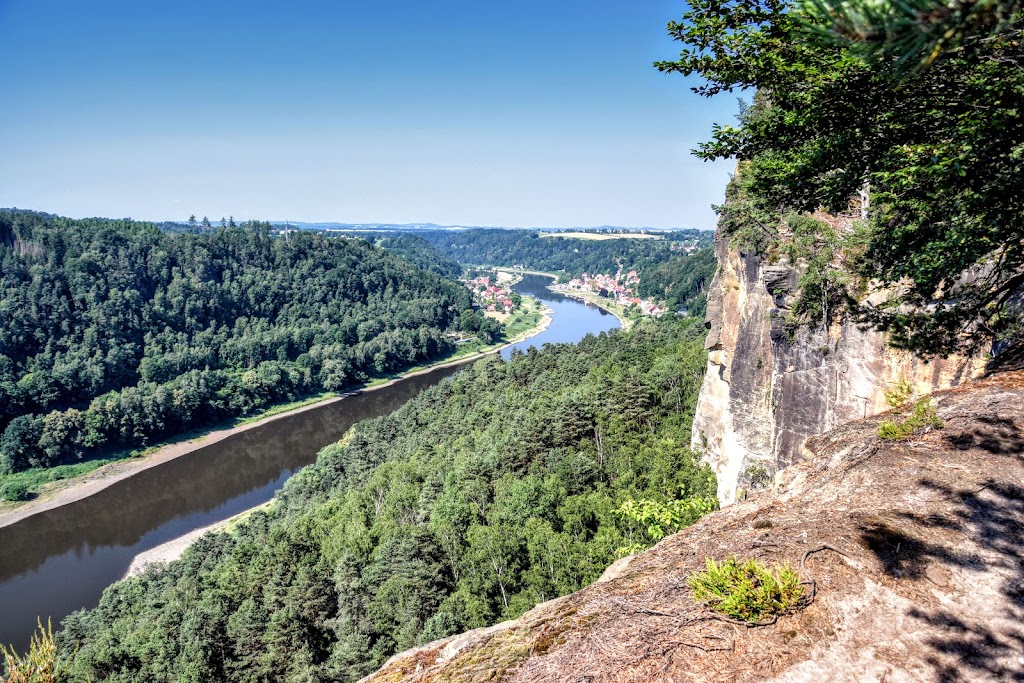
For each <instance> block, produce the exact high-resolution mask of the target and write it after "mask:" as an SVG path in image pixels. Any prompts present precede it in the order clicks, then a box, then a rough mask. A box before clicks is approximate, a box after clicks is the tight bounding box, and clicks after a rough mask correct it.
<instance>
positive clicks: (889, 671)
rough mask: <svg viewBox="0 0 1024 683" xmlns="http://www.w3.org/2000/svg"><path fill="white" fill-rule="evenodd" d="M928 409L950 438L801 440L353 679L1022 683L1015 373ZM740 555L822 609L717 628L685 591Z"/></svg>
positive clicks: (862, 423) (1021, 435)
mask: <svg viewBox="0 0 1024 683" xmlns="http://www.w3.org/2000/svg"><path fill="white" fill-rule="evenodd" d="M738 263H743V262H742V261H739V262H738ZM751 270H752V272H751V275H753V274H754V272H756V270H757V269H756V267H751ZM862 343H867V341H865V342H862ZM883 360H884V358H883V359H882V360H880V361H879V362H882V361H883ZM922 372H923V370H922ZM933 372H935V373H938V372H939V371H938V370H933ZM822 376H827V375H825V374H824V373H822ZM833 376H834V374H833ZM936 399H937V401H938V412H939V415H940V416H941V417H942V418H943V420H944V421H945V425H944V428H943V429H940V430H932V431H929V432H927V433H925V434H923V435H919V436H917V437H913V438H911V439H908V440H904V441H881V440H879V439H878V437H877V436H876V427H877V424H878V422H879V418H868V419H864V420H859V421H855V422H852V423H849V424H847V425H844V426H842V427H840V428H839V429H836V430H834V431H832V432H830V433H828V434H825V435H821V436H817V437H812V438H810V439H808V440H807V442H806V444H805V448H804V455H803V457H802V461H801V462H800V463H798V464H796V465H793V466H792V467H790V468H788V469H787V470H785V471H784V472H783V473H781V475H780V476H779V477H778V478H777V480H776V482H775V490H774V491H765V492H761V493H757V494H754V495H752V496H751V497H750V498H749V499H748V500H746V501H744V502H740V503H737V504H735V505H731V506H729V507H727V508H725V509H723V510H721V511H719V512H716V513H714V514H711V515H708V516H706V517H705V518H704V519H702V520H701V521H700V522H699V523H698V524H696V525H694V526H693V527H690V528H689V529H686V530H684V531H683V532H681V533H679V534H676V535H674V536H670V537H669V538H667V539H665V540H664V541H663V542H662V543H660V544H659V545H658V546H656V547H655V548H653V549H652V550H649V551H647V552H645V553H643V554H641V555H639V556H637V557H636V558H634V559H632V561H620V562H619V563H616V565H613V567H612V568H611V569H610V571H609V572H608V573H606V574H607V576H606V577H605V578H606V580H603V581H601V582H599V583H597V584H595V585H593V586H590V587H588V588H586V589H584V590H582V591H580V592H578V593H575V594H573V595H570V596H567V597H564V598H560V599H557V600H553V601H551V602H548V603H545V604H543V605H540V606H538V607H536V608H535V609H533V610H532V611H530V612H528V613H527V614H525V615H524V616H523V617H521V618H520V619H518V620H516V621H513V622H508V623H505V624H500V625H498V626H496V627H492V628H489V629H481V630H479V631H474V632H471V633H468V634H464V635H461V636H456V637H453V638H449V639H446V640H442V641H438V642H435V643H431V644H429V645H426V646H424V647H421V648H419V649H416V650H412V651H409V652H406V653H403V654H400V655H398V656H396V657H395V658H393V659H392V660H391V661H390V662H388V664H387V665H385V666H384V668H383V669H381V670H380V671H379V672H377V673H376V674H373V675H372V676H370V677H368V678H367V679H364V680H365V681H367V682H371V681H372V682H373V683H383V682H385V681H417V682H423V683H426V682H429V681H446V682H452V683H456V682H460V681H510V682H511V681H587V682H588V683H602V682H604V681H609V682H610V681H616V682H621V683H627V682H634V681H635V682H641V681H644V682H648V681H751V680H772V681H850V682H853V681H878V682H881V681H888V682H889V683H892V682H894V681H950V682H952V681H965V682H967V681H1011V680H1024V626H1022V624H1024V484H1022V482H1024V373H1022V372H1006V373H1002V374H998V375H994V376H992V377H990V378H987V379H984V380H978V381H975V382H970V383H968V384H966V385H965V386H963V387H959V388H956V389H951V390H948V391H945V392H939V393H938V394H936ZM869 409H870V407H865V408H864V410H869ZM733 555H735V556H739V557H741V558H747V557H756V558H759V559H761V560H763V561H765V562H768V563H773V562H788V563H789V564H790V565H791V566H794V567H797V566H799V567H801V569H802V571H803V574H804V576H805V578H806V579H808V580H810V579H811V578H813V580H814V582H815V584H816V587H817V591H816V596H815V599H814V600H813V602H812V603H811V604H810V605H809V606H807V607H805V608H804V609H802V610H800V611H797V612H795V613H792V614H789V615H785V616H783V617H781V618H779V619H778V621H777V622H775V623H774V624H771V625H768V626H764V627H757V628H748V627H745V626H741V625H736V624H733V623H728V622H726V621H723V620H720V619H718V618H716V617H715V615H714V614H712V613H710V612H708V611H707V610H706V609H705V608H703V607H701V606H700V605H698V604H696V603H695V602H694V601H693V599H692V595H691V592H690V589H689V587H688V584H687V577H688V576H690V575H691V574H692V573H693V572H695V571H698V570H699V569H702V568H703V565H704V560H705V558H707V557H714V558H718V559H720V558H723V557H728V556H733Z"/></svg>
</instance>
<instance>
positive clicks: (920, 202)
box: [656, 0, 1024, 355]
mask: <svg viewBox="0 0 1024 683" xmlns="http://www.w3.org/2000/svg"><path fill="white" fill-rule="evenodd" d="M668 30H669V33H670V35H671V36H672V37H673V38H675V39H676V40H678V41H680V43H681V44H682V45H681V46H682V53H681V55H680V57H679V59H678V60H675V61H665V62H661V63H659V64H657V65H656V66H657V67H658V68H659V69H660V70H662V71H664V72H677V73H681V74H684V75H697V76H699V77H700V79H699V80H698V81H697V83H698V84H697V85H696V86H694V87H693V90H694V91H695V92H696V93H698V94H700V95H705V96H715V95H719V94H728V93H733V92H737V91H747V92H754V93H756V94H755V95H754V97H753V99H752V101H750V102H748V103H747V104H746V105H744V106H743V107H742V108H741V111H740V116H739V121H738V123H734V124H725V123H723V124H721V125H716V126H715V128H714V130H713V132H712V135H711V137H710V139H709V140H708V141H707V142H706V143H704V144H702V145H700V147H699V148H698V149H697V150H696V152H695V153H696V154H697V155H698V156H699V157H701V158H703V159H706V160H712V159H729V158H737V159H740V160H741V162H740V164H739V173H738V175H737V176H736V178H735V179H734V182H733V183H732V186H731V188H730V191H729V201H728V202H727V203H726V205H725V206H723V207H721V209H722V220H721V224H720V225H721V227H722V229H723V230H725V231H726V232H727V233H729V234H730V235H731V237H732V241H733V244H734V245H735V246H739V247H740V248H741V249H743V250H745V251H748V252H757V253H759V254H761V255H762V256H764V257H765V258H767V259H769V260H776V259H780V258H782V257H784V256H785V257H788V258H789V259H790V260H791V261H795V262H798V263H802V264H804V265H805V266H806V272H805V273H804V275H803V276H802V277H801V281H800V292H799V296H798V298H797V300H796V301H795V302H794V306H793V308H794V314H796V315H798V316H800V317H801V318H802V320H804V321H808V320H815V321H821V322H824V323H825V324H827V323H828V319H827V318H828V316H829V314H830V313H831V312H835V311H837V310H841V309H843V308H845V310H846V312H848V313H850V314H852V316H853V317H854V319H856V320H858V321H860V322H862V323H868V324H871V325H874V326H876V327H877V328H879V329H881V330H885V331H887V332H888V333H889V337H888V338H889V340H890V342H891V343H893V344H895V345H897V346H900V347H903V348H907V349H911V350H913V351H915V352H917V353H919V354H924V355H928V354H936V353H939V354H949V353H951V352H954V351H958V350H977V349H979V348H980V347H982V345H984V344H988V343H990V342H992V341H993V340H995V342H996V348H997V349H998V348H999V347H1000V346H1008V345H1010V344H1012V343H1013V342H1014V341H1020V340H1022V339H1024V305H1022V304H1024V202H1022V197H1024V193H1022V192H1021V189H1020V179H1021V177H1022V176H1024V117H1022V116H1021V102H1024V68H1022V67H1024V43H1022V41H1021V32H1022V30H1024V8H1022V5H1021V3H1020V2H1019V0H993V1H991V2H949V3H946V2H936V1H935V0H911V1H909V2H880V3H869V2H863V1H853V2H850V1H849V0H803V1H801V2H787V1H784V0H726V1H725V2H720V1H718V0H693V1H692V2H690V3H689V4H688V6H687V10H686V12H685V13H684V14H683V16H682V17H681V19H680V20H679V21H675V22H672V23H670V24H669V26H668ZM820 209H825V210H826V211H827V212H829V213H830V214H832V216H845V217H847V219H849V218H852V219H853V220H852V221H850V220H846V221H842V220H840V221H833V223H834V224H833V225H829V224H828V221H827V220H819V218H821V216H820V215H816V214H817V212H819V210H820ZM851 222H852V225H850V223H851ZM836 223H837V224H838V225H839V229H835V228H836V225H835V224H836ZM844 223H845V224H844ZM868 295H871V296H868Z"/></svg>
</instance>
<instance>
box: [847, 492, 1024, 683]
mask: <svg viewBox="0 0 1024 683" xmlns="http://www.w3.org/2000/svg"><path fill="white" fill-rule="evenodd" d="M920 484H921V485H922V486H923V487H925V488H927V489H931V490H933V491H935V492H936V493H938V494H939V495H940V496H941V497H942V498H944V499H946V500H947V501H949V503H950V509H949V510H948V511H944V512H945V513H944V514H921V513H896V514H894V515H890V516H887V517H885V518H882V517H872V518H868V519H865V520H864V521H863V523H862V524H861V527H860V531H861V539H862V541H863V543H864V545H865V546H866V547H867V548H868V549H870V550H871V551H872V552H873V553H874V554H875V556H876V557H877V558H878V560H879V561H880V562H881V564H882V568H883V571H884V572H885V573H886V574H889V575H891V576H895V577H901V578H910V579H918V578H925V579H929V577H928V574H927V569H928V566H929V564H930V563H939V564H942V565H945V566H947V567H950V568H955V569H957V570H960V571H961V572H963V571H966V572H970V573H972V574H974V573H976V574H977V580H978V581H979V582H981V581H982V580H983V579H984V578H987V577H984V576H983V574H989V575H991V574H995V580H996V581H997V582H998V588H997V590H998V591H999V593H1000V594H1001V598H1004V600H1001V602H1002V603H1003V604H1000V605H996V606H994V607H993V606H992V605H983V604H981V603H980V602H979V604H978V610H977V615H978V618H977V619H972V620H971V621H965V620H964V619H963V618H962V617H961V616H959V615H957V614H955V613H953V612H951V611H948V610H946V609H943V608H941V607H940V608H935V609H930V608H925V607H922V606H915V607H913V608H912V609H911V610H910V612H909V613H908V615H909V616H910V617H912V618H914V619H917V620H919V621H921V622H924V623H925V624H928V625H929V626H930V627H931V629H930V630H931V635H929V636H928V637H927V638H926V640H925V641H924V642H925V644H926V645H927V646H928V647H929V648H931V649H932V650H933V652H932V653H930V654H929V655H927V656H926V657H925V659H926V661H928V662H929V663H930V664H931V665H932V666H933V667H934V669H935V674H936V679H937V680H939V681H942V682H943V683H953V682H957V681H964V682H966V681H976V680H1000V681H1002V680H1006V681H1024V660H1022V659H1020V657H1021V653H1024V630H1022V627H1021V624H1024V488H1022V487H1021V486H1018V485H1017V484H1012V483H1000V482H995V481H992V480H990V481H988V482H986V483H985V484H984V485H983V486H981V487H980V488H974V489H969V490H957V489H954V488H952V487H950V486H947V485H944V484H940V483H936V482H934V481H930V480H922V481H921V482H920ZM929 529H935V530H936V531H937V532H940V533H939V534H938V535H937V538H938V537H939V536H947V537H948V532H950V531H953V532H956V533H957V534H958V535H959V536H961V538H966V539H969V540H970V541H971V542H972V544H973V545H974V552H972V551H963V550H958V549H956V548H954V547H952V544H951V543H946V542H942V541H941V540H938V541H935V540H930V539H929V538H928V537H929V536H932V535H933V534H931V533H929ZM961 544H962V541H960V540H958V541H957V542H956V545H958V546H959V545H961ZM929 580H930V579H929ZM971 580H973V579H971ZM988 580H990V581H991V578H988ZM972 598H974V599H977V600H979V601H980V600H984V599H986V597H985V595H984V594H983V591H982V590H981V589H979V592H978V594H977V595H971V594H968V595H967V596H965V599H966V600H968V601H970V600H971V599H972ZM989 599H990V598H989ZM968 613H970V610H968ZM951 662H952V663H951Z"/></svg>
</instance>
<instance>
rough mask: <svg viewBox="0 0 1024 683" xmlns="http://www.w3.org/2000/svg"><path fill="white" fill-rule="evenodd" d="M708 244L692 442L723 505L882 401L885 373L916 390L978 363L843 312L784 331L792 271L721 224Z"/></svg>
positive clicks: (961, 376)
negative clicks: (912, 347) (713, 270)
mask: <svg viewBox="0 0 1024 683" xmlns="http://www.w3.org/2000/svg"><path fill="white" fill-rule="evenodd" d="M715 252H716V254H717V257H718V264H719V267H718V273H717V274H716V275H715V278H714V280H713V282H712V284H711V288H710V290H709V293H708V308H707V318H706V322H707V325H708V330H709V332H708V337H707V342H706V343H705V348H707V350H708V367H707V372H706V373H705V376H704V383H703V385H702V387H701V392H700V398H699V401H698V404H697V413H696V416H695V419H694V425H693V444H692V445H693V448H694V450H696V451H698V452H703V453H704V454H705V456H706V458H707V460H708V462H709V463H710V464H711V465H712V467H713V468H714V469H715V472H716V474H717V475H718V497H719V500H720V501H721V503H722V504H723V505H724V504H727V503H731V502H733V501H735V500H736V499H737V497H739V498H742V497H743V496H744V495H746V494H747V493H748V492H749V491H750V490H752V489H753V490H756V489H758V488H764V487H765V486H767V485H768V484H769V483H770V482H771V480H772V478H773V476H774V475H775V473H776V472H777V471H779V470H781V469H782V468H784V467H787V466H789V465H791V464H793V463H794V462H797V461H798V460H799V459H800V445H801V444H802V443H803V441H804V440H805V439H806V438H807V437H808V436H812V435H814V434H820V433H822V432H825V431H828V430H829V429H832V428H834V427H836V426H838V425H840V424H843V423H845V422H848V421H850V420H855V419H858V418H863V417H867V416H869V415H874V414H876V413H879V412H881V411H884V410H887V409H888V406H887V405H886V403H885V391H886V390H887V389H889V388H890V387H891V386H892V385H893V384H894V383H896V382H898V381H900V380H907V381H908V382H910V383H911V385H912V386H914V388H915V389H916V391H918V392H919V393H922V394H923V393H928V392H930V391H933V390H937V389H943V388H947V387H952V386H957V385H958V384H960V383H961V382H963V381H964V380H966V379H968V378H971V377H974V376H977V375H979V374H981V372H982V371H983V370H984V360H983V359H981V358H957V357H951V358H948V359H940V360H935V361H932V362H924V361H922V360H920V359H918V358H915V357H914V356H913V355H912V354H909V353H906V352H901V351H897V350H895V349H891V348H889V347H887V346H886V344H885V338H884V336H883V335H882V334H881V333H878V332H875V331H874V330H862V329H860V328H859V327H858V326H857V325H855V324H853V323H852V322H848V321H847V322H841V323H836V324H834V325H833V326H832V327H831V329H828V330H825V329H815V330H807V329H805V330H802V331H800V333H799V334H798V335H797V336H796V338H795V339H793V340H790V339H789V338H788V337H787V335H786V333H785V332H784V330H783V325H782V319H783V316H784V315H785V312H786V307H787V302H788V301H790V300H791V299H790V297H791V295H792V292H793V291H794V290H795V287H796V278H797V276H798V273H797V271H796V270H795V269H793V268H790V267H788V266H786V265H785V264H783V265H769V264H766V263H763V262H762V261H761V260H760V259H759V258H758V257H756V256H754V255H745V254H741V253H740V252H739V251H737V250H736V249H730V248H729V246H728V244H727V238H726V237H725V236H724V235H722V234H721V231H719V234H718V236H717V237H716V240H715Z"/></svg>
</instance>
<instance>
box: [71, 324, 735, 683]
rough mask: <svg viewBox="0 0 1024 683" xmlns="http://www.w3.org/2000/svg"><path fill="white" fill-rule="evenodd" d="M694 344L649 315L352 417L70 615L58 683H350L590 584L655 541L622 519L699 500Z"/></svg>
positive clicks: (678, 509)
mask: <svg viewBox="0 0 1024 683" xmlns="http://www.w3.org/2000/svg"><path fill="white" fill-rule="evenodd" d="M702 337H703V328H702V326H701V325H700V324H699V323H698V322H697V321H694V320H692V319H679V318H675V319H662V320H657V321H656V320H650V319H648V320H644V321H641V322H640V323H639V324H638V325H637V326H636V327H635V328H634V329H633V330H632V331H630V332H628V333H625V332H621V331H617V332H614V333H612V334H610V335H605V334H602V335H600V336H598V337H594V336H588V337H586V338H584V340H583V341H582V342H580V343H579V344H578V345H568V344H565V345H557V346H551V345H549V346H546V347H545V348H544V349H543V350H541V351H537V350H536V349H530V351H529V352H528V353H526V354H522V353H516V354H514V355H513V357H512V358H511V359H510V360H509V361H507V362H505V361H502V360H501V358H499V357H491V358H487V359H484V360H481V361H479V362H477V363H476V364H475V366H473V367H472V368H471V369H469V370H466V371H464V372H461V373H459V374H457V375H455V376H454V377H452V378H450V379H449V380H446V381H444V382H442V383H441V384H439V385H437V386H435V387H433V388H431V389H428V390H426V391H425V392H423V393H422V394H420V395H419V396H418V397H416V398H415V399H413V400H412V401H410V402H409V403H408V404H406V405H405V406H404V407H403V408H401V409H400V410H398V411H397V412H395V413H393V414H392V415H389V416H386V417H381V418H377V419H374V420H369V421H365V422H362V423H360V424H358V425H357V426H355V427H354V428H353V429H352V430H351V431H350V432H349V434H348V435H346V437H345V438H343V439H342V440H341V441H340V442H339V443H337V444H334V445H331V446H328V447H327V448H325V449H324V450H323V451H322V452H321V453H320V454H319V458H318V461H317V463H316V464H315V465H311V466H309V467H307V468H306V469H304V470H302V471H301V472H300V473H299V474H297V475H296V476H294V477H292V479H290V480H289V481H288V483H287V484H286V485H285V487H284V489H283V491H281V492H280V493H279V494H278V496H277V498H276V499H275V501H274V502H273V503H272V504H271V505H270V507H269V508H268V509H265V510H258V511H256V512H254V513H253V514H252V515H251V516H249V517H248V519H246V520H245V521H244V522H243V523H241V524H240V525H239V526H238V527H237V528H236V529H235V530H234V531H233V532H232V533H230V534H229V533H216V534H211V535H207V536H205V537H204V538H202V539H201V540H200V541H199V542H197V544H196V545H194V546H193V547H192V548H191V549H189V550H188V551H187V552H186V553H185V555H184V557H183V558H182V559H181V560H179V561H177V562H174V563H172V564H171V565H169V566H167V567H166V568H162V569H150V570H147V572H146V573H144V574H143V575H141V576H139V577H136V578H132V579H128V580H126V581H122V582H120V583H117V584H115V585H113V586H111V587H110V588H108V589H107V590H106V592H105V593H104V595H103V598H102V600H101V602H100V605H99V607H98V608H96V609H94V610H89V611H81V612H77V613H75V614H73V615H71V616H70V617H68V618H67V619H66V620H65V622H64V626H63V630H62V632H61V633H60V635H59V640H60V644H61V647H62V649H63V652H64V653H65V654H66V655H67V656H69V657H70V656H72V655H73V658H74V675H73V676H72V680H82V681H85V680H93V681H101V680H109V681H154V680H161V681H197V682H198V681H213V680H224V681H265V680H282V681H283V680H288V681H328V680H330V681H352V680H355V679H358V678H359V677H361V676H362V675H364V674H366V673H368V672H370V671H372V670H374V669H375V668H377V667H379V666H380V665H381V664H382V663H383V662H384V661H385V659H386V658H387V657H388V656H390V655H391V654H392V653H394V652H395V651H397V650H402V649H403V648H407V647H409V646H411V645H414V644H416V643H420V642H424V641H429V640H432V639H436V638H439V637H443V636H447V635H450V634H453V633H458V632H461V631H463V630H465V629H468V628H473V627H477V626H483V625H486V624H491V623H494V622H495V621H498V620H501V619H505V618H509V617H514V616H516V615H518V614H520V613H522V612H523V611H525V610H527V609H528V608H530V607H532V606H533V605H535V604H537V603H539V602H541V601H543V600H547V599H550V598H552V597H555V596H557V595H562V594H565V593H568V592H570V591H574V590H576V589H578V588H580V587H581V586H583V585H585V584H587V583H589V582H591V581H593V580H594V579H596V578H597V577H598V576H599V575H600V574H601V572H602V571H603V570H604V569H605V567H606V566H607V565H608V564H609V563H610V562H612V561H613V560H614V559H615V556H616V551H617V550H620V549H622V548H625V547H628V546H631V545H634V544H637V543H639V544H640V545H641V546H642V545H647V544H649V543H650V542H651V541H653V540H656V539H657V538H658V537H659V535H657V534H656V535H654V536H651V535H650V534H652V533H653V530H656V527H657V522H653V523H652V522H651V520H649V519H644V518H643V516H642V515H641V516H638V515H636V514H628V511H629V510H636V509H637V508H642V507H644V506H646V505H648V503H649V504H651V505H654V506H655V507H657V506H658V505H667V506H672V505H673V501H678V500H679V499H680V498H681V497H682V498H686V499H688V500H689V502H688V503H686V504H685V505H678V504H675V506H674V507H672V508H671V509H673V510H674V511H675V513H676V517H674V520H675V521H674V522H673V524H674V526H681V525H684V524H687V523H690V522H692V521H694V520H695V519H696V518H697V517H698V516H699V515H700V514H701V513H702V512H706V511H708V510H709V509H711V507H712V506H713V505H714V504H715V503H714V491H715V481H714V475H713V474H712V473H711V472H710V470H708V469H707V468H706V467H704V466H700V465H698V464H697V459H696V457H695V456H694V454H693V453H691V452H690V450H689V449H688V448H687V446H688V444H689V441H690V430H691V419H692V415H693V409H694V404H695V401H696V395H697V391H698V387H699V384H700V378H701V376H702V374H703V371H704V364H705V354H704V351H703V348H702V343H701V341H702ZM630 500H633V501H634V502H635V503H636V504H628V503H627V501H630ZM640 503H643V505H641V504H640ZM680 513H682V514H680ZM673 528H674V527H673ZM670 530H672V529H671V528H668V529H664V530H663V531H670ZM620 551H621V550H620Z"/></svg>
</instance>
